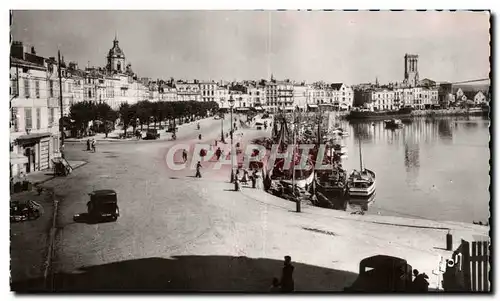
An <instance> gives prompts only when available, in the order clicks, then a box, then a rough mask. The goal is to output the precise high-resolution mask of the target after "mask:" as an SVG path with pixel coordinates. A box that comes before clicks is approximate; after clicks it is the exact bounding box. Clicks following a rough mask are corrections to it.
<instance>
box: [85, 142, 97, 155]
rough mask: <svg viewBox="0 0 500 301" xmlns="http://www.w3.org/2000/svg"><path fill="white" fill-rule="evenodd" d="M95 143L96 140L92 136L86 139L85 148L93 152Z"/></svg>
mask: <svg viewBox="0 0 500 301" xmlns="http://www.w3.org/2000/svg"><path fill="white" fill-rule="evenodd" d="M95 144H96V141H95V139H94V138H92V140H90V139H87V150H88V151H90V150H92V151H93V152H94V153H95V147H96V146H95Z"/></svg>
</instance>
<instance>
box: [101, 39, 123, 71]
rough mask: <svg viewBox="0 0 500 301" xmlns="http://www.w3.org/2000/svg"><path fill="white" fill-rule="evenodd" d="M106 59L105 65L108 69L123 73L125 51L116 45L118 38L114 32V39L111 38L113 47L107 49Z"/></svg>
mask: <svg viewBox="0 0 500 301" xmlns="http://www.w3.org/2000/svg"><path fill="white" fill-rule="evenodd" d="M107 60H108V63H107V65H106V67H107V69H108V71H110V72H118V73H124V72H125V71H126V70H125V68H126V66H125V53H123V51H122V50H121V48H120V46H119V45H118V39H117V37H116V34H115V39H114V40H113V48H111V49H110V50H109V53H108V57H107Z"/></svg>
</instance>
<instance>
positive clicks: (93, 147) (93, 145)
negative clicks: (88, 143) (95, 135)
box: [92, 139, 95, 153]
mask: <svg viewBox="0 0 500 301" xmlns="http://www.w3.org/2000/svg"><path fill="white" fill-rule="evenodd" d="M92 151H93V152H94V153H95V139H92Z"/></svg>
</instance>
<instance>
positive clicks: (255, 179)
mask: <svg viewBox="0 0 500 301" xmlns="http://www.w3.org/2000/svg"><path fill="white" fill-rule="evenodd" d="M258 178H259V175H258V174H257V169H254V170H253V172H252V188H257V179H258Z"/></svg>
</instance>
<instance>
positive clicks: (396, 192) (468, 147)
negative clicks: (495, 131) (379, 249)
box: [330, 114, 490, 223]
mask: <svg viewBox="0 0 500 301" xmlns="http://www.w3.org/2000/svg"><path fill="white" fill-rule="evenodd" d="M330 117H331V118H330V119H333V114H331V116H330ZM403 122H404V127H403V128H400V129H395V130H390V129H386V128H385V124H384V122H383V121H355V122H353V121H351V122H348V121H344V120H342V121H336V122H335V123H339V124H340V125H341V126H342V127H343V128H344V129H347V130H348V131H349V134H350V135H349V136H348V137H346V138H344V139H343V142H344V144H345V145H346V146H347V147H348V158H347V160H344V161H343V166H344V168H347V170H348V171H349V172H350V171H351V170H352V169H358V170H359V167H360V160H359V146H358V143H359V141H361V145H362V155H363V156H362V157H363V163H364V167H365V168H368V169H370V170H373V171H375V172H376V175H377V190H376V195H375V197H374V201H373V203H371V205H370V206H368V211H367V212H366V213H367V214H381V215H394V216H404V217H415V218H424V219H431V220H437V221H459V222H468V223H472V222H473V221H482V222H483V223H484V222H486V221H487V220H488V218H489V200H490V193H489V186H490V163H489V160H490V150H489V141H490V132H489V126H490V121H489V120H488V119H487V118H486V117H435V118H429V117H427V118H416V119H412V120H407V121H405V120H403Z"/></svg>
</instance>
